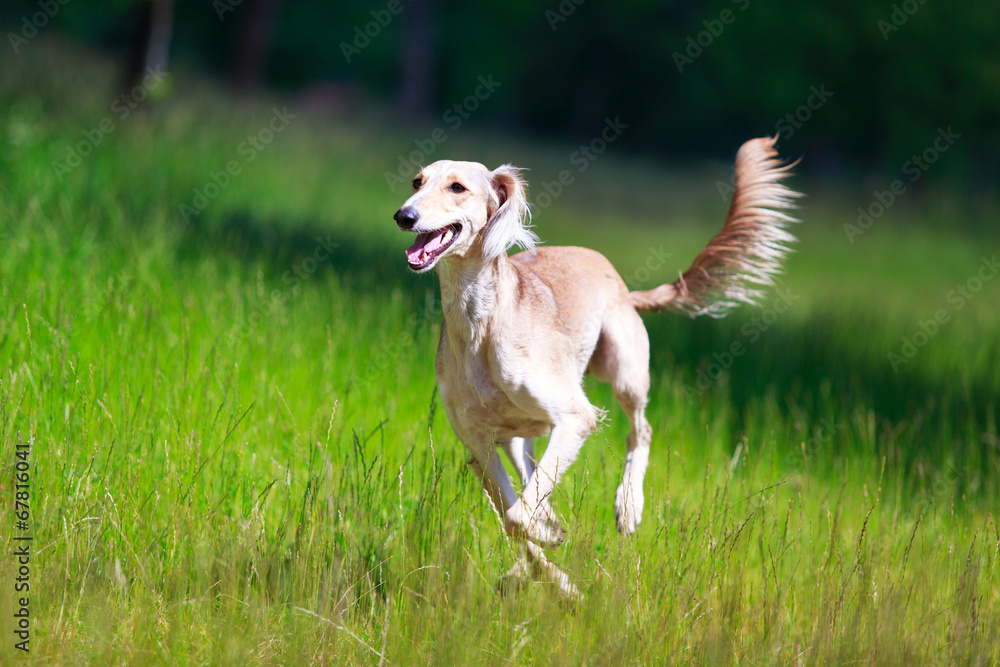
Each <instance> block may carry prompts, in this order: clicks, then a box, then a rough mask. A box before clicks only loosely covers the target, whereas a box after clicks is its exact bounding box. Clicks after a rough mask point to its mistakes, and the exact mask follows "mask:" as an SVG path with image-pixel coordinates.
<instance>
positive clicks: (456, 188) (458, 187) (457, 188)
mask: <svg viewBox="0 0 1000 667" xmlns="http://www.w3.org/2000/svg"><path fill="white" fill-rule="evenodd" d="M448 189H449V190H451V191H452V192H454V193H455V194H459V193H462V192H465V191H466V189H467V188H466V187H465V186H464V185H462V184H461V183H452V184H451V186H449V188H448Z"/></svg>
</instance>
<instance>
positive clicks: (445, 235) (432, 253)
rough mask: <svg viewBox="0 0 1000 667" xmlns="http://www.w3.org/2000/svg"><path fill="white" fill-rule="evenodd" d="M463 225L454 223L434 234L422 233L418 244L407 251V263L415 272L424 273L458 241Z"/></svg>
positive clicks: (418, 237) (435, 231)
mask: <svg viewBox="0 0 1000 667" xmlns="http://www.w3.org/2000/svg"><path fill="white" fill-rule="evenodd" d="M461 233H462V225H461V223H458V222H456V223H454V224H451V225H448V226H447V227H442V228H441V229H436V230H434V231H432V232H420V233H418V234H417V240H416V242H415V243H414V244H413V245H412V246H410V247H409V248H408V249H407V250H406V261H407V262H408V263H409V265H410V268H411V269H413V270H414V271H423V270H424V269H428V268H430V267H431V266H433V265H434V263H435V262H436V261H437V260H438V257H440V256H441V254H442V253H444V251H446V250H447V249H448V248H450V247H451V246H452V245H453V244H454V243H455V241H457V240H458V237H459V235H460V234H461Z"/></svg>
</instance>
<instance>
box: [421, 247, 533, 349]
mask: <svg viewBox="0 0 1000 667" xmlns="http://www.w3.org/2000/svg"><path fill="white" fill-rule="evenodd" d="M438 276H439V277H440V279H441V305H442V308H443V310H444V319H445V322H447V324H448V335H449V336H450V337H451V338H452V339H453V342H455V343H456V344H457V345H461V346H463V347H466V348H469V347H471V348H472V349H478V348H479V347H481V346H482V344H483V342H484V341H485V340H486V338H487V336H488V335H489V332H490V324H491V323H493V322H494V320H495V315H496V313H497V312H498V304H500V303H502V302H505V301H507V300H509V299H513V298H514V296H515V295H516V291H517V272H516V271H515V270H514V267H513V266H512V265H511V261H510V260H509V259H508V258H507V255H501V256H500V257H497V258H496V259H493V260H490V261H483V260H482V259H481V258H476V259H475V260H467V259H457V258H456V261H444V262H441V264H439V265H438ZM504 312H510V310H509V309H508V310H507V311H504Z"/></svg>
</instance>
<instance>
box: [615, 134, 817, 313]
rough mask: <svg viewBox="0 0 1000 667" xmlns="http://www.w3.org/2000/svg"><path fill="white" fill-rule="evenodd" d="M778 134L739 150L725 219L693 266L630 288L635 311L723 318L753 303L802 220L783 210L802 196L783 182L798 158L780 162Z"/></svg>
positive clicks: (771, 278) (776, 269)
mask: <svg viewBox="0 0 1000 667" xmlns="http://www.w3.org/2000/svg"><path fill="white" fill-rule="evenodd" d="M777 140H778V137H777V136H775V137H774V138H770V137H764V138H761V139H752V140H750V141H748V142H746V143H745V144H743V146H741V147H740V150H739V152H738V153H736V186H735V187H736V190H735V192H734V193H733V201H732V203H731V204H730V206H729V214H728V215H727V216H726V224H725V225H723V227H722V231H720V232H719V233H718V234H716V235H715V238H713V239H712V240H711V241H710V242H709V244H708V245H707V246H706V247H705V249H704V250H702V251H701V252H700V253H699V254H698V256H697V257H695V259H694V262H693V263H692V264H691V268H689V269H688V270H687V271H685V272H684V274H683V275H682V276H681V277H680V278H679V279H677V280H676V281H674V282H672V283H667V284H665V285H660V286H659V287H657V288H655V289H651V290H647V291H637V292H631V293H629V298H630V299H631V302H632V305H633V306H634V307H635V309H636V310H639V311H644V310H679V311H681V312H684V313H687V314H689V315H691V316H692V317H696V316H698V315H708V316H710V317H722V316H723V315H725V314H726V312H727V311H729V309H730V308H733V307H734V306H737V305H738V304H740V303H751V304H752V303H755V301H756V300H757V299H759V298H760V297H761V295H762V294H763V289H762V288H763V287H765V286H767V285H771V284H773V282H774V276H776V275H777V274H778V273H779V272H780V271H781V261H782V260H783V259H784V258H785V255H787V254H788V252H789V248H788V246H787V245H786V244H788V243H791V242H793V241H795V237H794V236H792V235H791V234H789V233H788V232H787V231H786V230H785V227H786V226H787V225H788V223H792V222H798V221H797V220H796V219H795V218H793V217H791V216H789V215H787V214H785V213H782V212H781V211H782V210H783V209H790V208H794V207H795V206H794V203H793V200H794V199H795V198H796V197H800V196H801V195H800V194H799V193H798V192H795V191H794V190H791V189H790V188H788V187H786V186H784V185H782V183H781V180H782V179H784V178H786V177H787V176H788V175H789V173H790V172H789V170H790V169H791V168H792V167H794V166H795V163H793V164H789V165H782V164H781V162H780V160H779V159H778V152H777V151H776V150H775V149H774V144H775V143H776V142H777Z"/></svg>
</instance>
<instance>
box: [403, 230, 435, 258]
mask: <svg viewBox="0 0 1000 667" xmlns="http://www.w3.org/2000/svg"><path fill="white" fill-rule="evenodd" d="M443 239H444V231H441V232H438V233H437V234H434V235H433V236H431V235H430V234H418V235H417V240H416V242H415V243H414V244H413V245H411V246H410V247H409V248H408V249H407V251H406V259H407V261H409V262H410V264H423V263H424V262H425V261H427V258H428V257H429V256H430V254H431V253H432V252H434V251H435V250H437V249H438V248H440V247H441V244H442V240H443Z"/></svg>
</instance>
